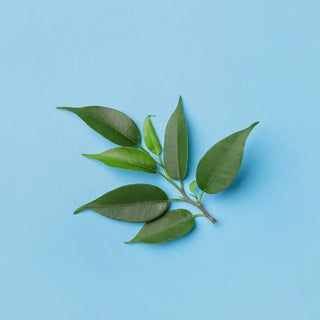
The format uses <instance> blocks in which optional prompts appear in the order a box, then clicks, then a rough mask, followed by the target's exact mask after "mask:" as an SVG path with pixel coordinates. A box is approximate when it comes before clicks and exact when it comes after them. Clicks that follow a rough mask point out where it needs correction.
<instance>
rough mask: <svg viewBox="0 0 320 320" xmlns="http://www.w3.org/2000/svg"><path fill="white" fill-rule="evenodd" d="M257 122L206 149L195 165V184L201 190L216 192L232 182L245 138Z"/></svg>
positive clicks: (240, 159)
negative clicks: (196, 165)
mask: <svg viewBox="0 0 320 320" xmlns="http://www.w3.org/2000/svg"><path fill="white" fill-rule="evenodd" d="M258 123H259V122H255V123H253V124H252V125H251V126H250V127H248V128H246V129H244V130H241V131H238V132H235V133H233V134H232V135H230V136H228V137H227V138H225V139H223V140H221V141H219V142H218V143H217V144H215V145H214V146H213V147H211V148H210V149H209V150H208V151H207V153H206V154H205V155H204V156H203V157H202V159H201V160H200V162H199V164H198V167H197V174H196V177H197V184H198V186H199V188H200V189H201V190H203V191H205V192H206V193H217V192H220V191H222V190H224V189H225V188H227V187H228V186H229V185H230V184H231V183H232V181H233V180H234V178H235V177H236V175H237V173H238V171H239V169H240V166H241V162H242V157H243V150H244V145H245V142H246V139H247V137H248V135H249V133H250V132H251V130H252V129H253V128H254V127H255V126H256V125H257V124H258Z"/></svg>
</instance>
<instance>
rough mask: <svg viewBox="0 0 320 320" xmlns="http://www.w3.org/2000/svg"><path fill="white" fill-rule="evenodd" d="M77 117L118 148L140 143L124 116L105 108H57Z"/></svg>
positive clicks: (135, 131)
mask: <svg viewBox="0 0 320 320" xmlns="http://www.w3.org/2000/svg"><path fill="white" fill-rule="evenodd" d="M57 109H62V110H68V111H71V112H73V113H75V114H76V115H78V116H79V117H80V118H81V119H82V120H83V121H84V122H85V123H86V124H87V125H88V126H89V127H91V128H92V129H93V130H95V131H96V132H98V133H100V134H101V135H102V136H103V137H104V138H106V139H108V140H110V141H111V142H113V143H115V144H118V145H120V146H125V147H131V146H136V145H138V144H139V143H140V140H141V136H140V132H139V129H138V127H137V125H136V124H135V122H134V121H133V120H132V119H130V118H129V117H128V116H127V115H126V114H124V113H123V112H120V111H118V110H115V109H111V108H107V107H98V106H92V107H82V108H69V107H58V108H57Z"/></svg>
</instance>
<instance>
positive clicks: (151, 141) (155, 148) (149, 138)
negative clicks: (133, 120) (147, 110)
mask: <svg viewBox="0 0 320 320" xmlns="http://www.w3.org/2000/svg"><path fill="white" fill-rule="evenodd" d="M150 117H152V116H151V115H149V116H147V117H146V118H145V120H144V122H143V140H144V143H145V144H146V146H147V147H148V149H149V150H150V151H151V152H152V153H154V154H160V153H161V151H162V148H161V145H160V143H159V140H158V137H157V134H156V131H155V130H154V127H153V124H152V122H151V120H150Z"/></svg>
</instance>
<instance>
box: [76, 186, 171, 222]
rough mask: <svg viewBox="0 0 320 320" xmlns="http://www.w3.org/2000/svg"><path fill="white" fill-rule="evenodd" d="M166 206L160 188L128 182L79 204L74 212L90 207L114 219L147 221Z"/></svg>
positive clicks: (160, 212)
mask: <svg viewBox="0 0 320 320" xmlns="http://www.w3.org/2000/svg"><path fill="white" fill-rule="evenodd" d="M168 208H169V200H168V196H167V195H166V194H165V193H164V191H162V190H161V189H160V188H158V187H155V186H153V185H150V184H129V185H126V186H123V187H120V188H117V189H114V190H112V191H110V192H108V193H106V194H104V195H103V196H101V197H100V198H98V199H96V200H94V201H92V202H89V203H87V204H85V205H83V206H81V207H80V208H78V209H77V210H76V211H75V212H74V214H76V213H79V212H80V211H83V210H87V209H90V210H93V211H95V212H98V213H100V214H101V215H103V216H105V217H108V218H111V219H115V220H121V221H127V222H148V221H151V220H154V219H156V218H158V217H160V216H161V215H163V214H164V213H165V212H166V211H167V210H168Z"/></svg>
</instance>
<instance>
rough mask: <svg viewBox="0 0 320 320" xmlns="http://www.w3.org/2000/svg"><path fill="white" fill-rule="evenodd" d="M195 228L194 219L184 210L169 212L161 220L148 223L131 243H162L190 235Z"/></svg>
mask: <svg viewBox="0 0 320 320" xmlns="http://www.w3.org/2000/svg"><path fill="white" fill-rule="evenodd" d="M193 226H194V218H193V217H192V215H191V213H190V212H189V211H187V210H184V209H177V210H172V211H168V212H167V213H165V214H164V215H163V216H161V217H160V218H159V219H156V220H154V221H151V222H148V223H146V224H145V225H144V226H143V227H142V228H141V230H140V231H139V232H138V234H137V235H136V236H135V237H134V238H133V239H132V240H130V241H128V242H126V243H133V242H144V243H162V242H165V241H169V240H173V239H176V238H179V237H181V236H183V235H184V234H186V233H188V232H189V231H190V230H191V229H192V228H193Z"/></svg>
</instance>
